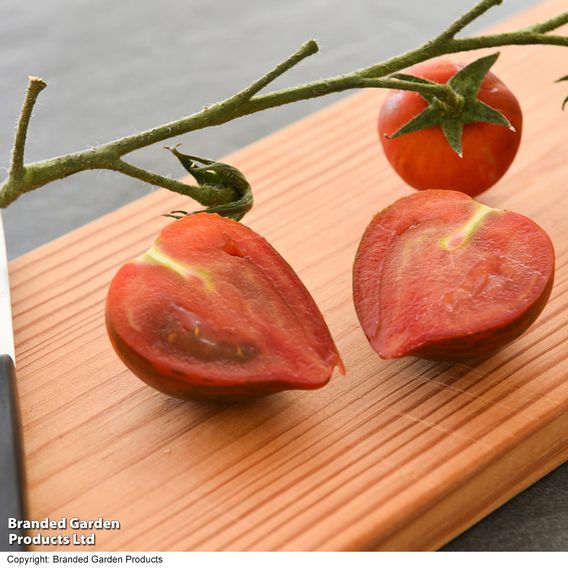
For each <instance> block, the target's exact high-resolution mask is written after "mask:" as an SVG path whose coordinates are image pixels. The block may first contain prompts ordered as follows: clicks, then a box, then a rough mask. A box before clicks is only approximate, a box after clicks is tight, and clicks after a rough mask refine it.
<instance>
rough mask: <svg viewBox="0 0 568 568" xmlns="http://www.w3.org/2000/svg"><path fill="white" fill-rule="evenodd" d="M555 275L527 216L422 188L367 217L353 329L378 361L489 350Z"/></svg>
mask: <svg viewBox="0 0 568 568" xmlns="http://www.w3.org/2000/svg"><path fill="white" fill-rule="evenodd" d="M553 281H554V249H553V246H552V242H551V241H550V238H549V237H548V235H547V234H546V232H545V231H544V230H543V229H542V228H541V227H539V226H538V225H537V224H536V223H534V222H533V221H531V220H530V219H528V218H526V217H524V216H522V215H519V214H518V213H513V212H511V211H503V210H499V209H492V208H490V207H487V206H486V205H483V204H481V203H478V202H477V201H474V200H473V199H471V198H470V197H468V196H467V195H465V194H463V193H460V192H455V191H447V190H427V191H424V192H420V193H416V194H414V195H411V196H409V197H403V198H402V199H399V200H398V201H396V202H395V203H394V204H393V205H391V206H390V207H387V208H386V209H385V210H383V211H382V212H380V213H379V214H378V215H376V216H375V218H374V219H373V220H372V221H371V223H370V225H369V226H368V227H367V230H366V232H365V234H364V236H363V238H362V240H361V243H360V245H359V249H358V252H357V256H356V259H355V263H354V269H353V297H354V303H355V308H356V311H357V315H358V317H359V321H360V323H361V326H362V328H363V330H364V332H365V334H366V336H367V338H368V339H369V341H370V343H371V345H372V347H373V348H374V349H375V351H377V352H378V353H379V355H380V356H381V357H383V358H385V359H390V358H396V357H402V356H405V355H415V356H419V357H425V358H428V359H434V360H456V359H457V360H460V359H468V358H474V357H481V356H486V355H490V354H492V353H494V352H495V351H497V350H498V349H500V348H501V347H503V346H504V345H506V344H507V343H509V342H511V341H512V340H513V339H515V338H517V337H518V336H519V335H521V334H522V333H523V332H524V331H525V330H526V329H528V327H529V326H530V325H531V324H532V323H533V322H534V320H535V319H536V318H537V317H538V315H539V314H540V313H541V311H542V310H543V308H544V306H545V305H546V302H547V300H548V298H549V295H550V292H551V289H552V285H553Z"/></svg>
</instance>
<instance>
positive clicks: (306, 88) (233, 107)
mask: <svg viewBox="0 0 568 568" xmlns="http://www.w3.org/2000/svg"><path fill="white" fill-rule="evenodd" d="M501 3H502V0H482V1H481V2H479V3H478V4H476V5H475V6H474V7H473V8H472V9H470V10H469V11H468V12H466V13H465V14H464V15H463V16H461V17H460V18H458V19H457V20H455V21H454V22H453V23H452V24H451V25H450V26H449V27H448V28H447V29H446V30H445V31H443V32H442V33H441V34H439V35H438V36H436V37H435V38H433V39H431V40H430V41H428V42H426V43H425V44H423V45H422V46H420V47H418V48H416V49H413V50H410V51H408V52H406V53H403V54H401V55H398V56H396V57H393V58H391V59H388V60H386V61H383V62H381V63H377V64H375V65H371V66H369V67H366V68H364V69H359V70H355V71H353V72H351V73H347V74H344V75H338V76H335V77H330V78H326V79H322V80H318V81H314V82H311V83H306V84H303V85H297V86H294V87H291V88H287V89H282V90H277V91H272V92H269V93H267V94H259V93H260V91H262V90H263V89H264V88H265V87H267V86H268V85H269V84H270V83H271V82H273V81H274V80H275V79H276V78H277V77H279V76H281V75H282V74H283V73H285V72H286V71H288V70H289V69H291V68H292V67H294V66H295V65H297V64H298V63H300V62H301V61H303V60H304V59H306V58H307V57H309V56H311V55H313V54H315V53H316V52H317V51H318V45H317V43H316V42H315V41H313V40H310V41H308V42H306V43H305V44H304V45H302V46H301V47H300V49H298V51H296V52H295V53H294V54H292V55H291V56H290V57H288V58H287V59H286V60H284V61H283V62H281V63H280V64H278V65H277V66H276V67H275V68H274V69H272V70H271V71H270V72H268V73H267V74H266V75H264V76H263V77H261V78H260V79H258V80H257V81H255V82H254V83H252V84H251V85H249V86H248V87H246V88H245V89H243V90H242V91H239V92H238V93H236V94H235V95H233V96H231V97H229V98H228V99H226V100H224V101H221V102H219V103H216V104H213V105H211V106H208V107H205V108H203V109H202V110H201V111H199V112H197V113H195V114H192V115H190V116H187V117H184V118H181V119H179V120H175V121H173V122H170V123H167V124H163V125H161V126H157V127H155V128H152V129H150V130H146V131H143V132H139V133H136V134H132V135H130V136H126V137H124V138H120V139H117V140H113V141H111V142H107V143H105V144H101V145H99V146H95V147H93V148H89V149H87V150H83V151H79V152H74V153H70V154H66V155H63V156H57V157H54V158H49V159H47V160H42V161H38V162H33V163H27V164H26V163H25V162H24V148H25V141H26V136H27V132H28V126H29V122H30V118H31V114H32V110H33V107H34V105H35V102H36V100H37V98H38V96H39V94H40V93H41V91H42V90H43V89H45V88H46V86H47V83H46V82H45V81H43V80H42V79H40V78H38V77H30V78H29V85H28V89H27V92H26V96H25V99H24V104H23V107H22V111H21V115H20V119H19V122H18V126H17V130H16V138H15V141H14V146H13V151H12V159H11V164H10V168H9V170H8V177H7V178H6V180H5V181H4V182H3V183H2V185H0V207H2V208H5V207H7V206H8V205H10V203H12V202H13V201H15V200H16V199H17V198H18V197H19V196H21V195H23V194H24V193H27V192H29V191H32V190H34V189H37V188H39V187H42V186H44V185H46V184H48V183H51V182H53V181H56V180H58V179H63V178H65V177H68V176H70V175H73V174H75V173H78V172H81V171H85V170H93V169H104V170H112V171H115V172H118V173H121V174H124V175H127V176H130V177H133V178H136V179H138V180H140V181H143V182H146V183H150V184H152V185H156V186H160V187H163V188H166V189H169V190H172V191H175V192H178V193H181V194H183V195H186V196H188V197H190V198H192V199H194V200H196V201H197V202H199V203H200V204H202V205H204V206H206V207H209V208H219V207H220V208H221V210H223V208H224V207H227V206H228V210H229V211H233V213H234V207H233V205H234V203H235V201H238V200H241V201H242V199H243V194H242V193H239V191H238V189H236V188H235V187H232V186H231V185H230V184H226V183H217V184H211V183H207V182H206V181H205V182H204V183H201V182H200V181H199V180H197V181H198V183H201V185H190V184H186V183H183V182H180V181H178V180H175V179H172V178H168V177H164V176H161V175H159V174H157V173H155V172H151V171H148V170H146V169H143V168H140V167H138V166H135V165H134V164H131V163H129V162H127V161H126V160H125V159H124V156H126V155H127V154H129V153H131V152H133V151H135V150H138V149H140V148H144V147H147V146H150V145H153V144H156V143H158V142H163V141H164V140H167V139H169V138H172V137H175V136H179V135H181V134H186V133H188V132H191V131H194V130H199V129H202V128H207V127H210V126H217V125H220V124H224V123H226V122H229V121H231V120H234V119H236V118H239V117H242V116H246V115H250V114H254V113H256V112H260V111H263V110H266V109H270V108H274V107H278V106H281V105H285V104H289V103H293V102H298V101H302V100H306V99H310V98H315V97H322V96H325V95H328V94H331V93H337V92H341V91H345V90H348V89H358V88H386V89H402V90H410V91H417V92H419V93H420V94H422V95H423V96H425V97H429V98H430V99H432V97H435V98H436V99H437V100H439V101H441V102H443V103H445V104H450V105H451V104H455V103H456V101H458V102H459V100H460V99H459V97H460V94H459V93H457V92H456V91H455V90H454V89H453V88H452V86H451V85H449V84H430V83H423V82H416V81H413V80H410V79H409V78H405V76H403V75H399V76H397V73H398V72H400V71H402V70H403V69H405V68H407V67H409V66H411V65H414V64H416V63H420V62H422V61H426V60H428V59H431V58H433V57H438V56H440V55H445V54H451V53H458V52H463V51H472V50H477V49H482V48H488V47H489V48H491V47H499V46H505V45H528V44H543V45H555V46H562V47H568V36H564V35H556V34H551V33H550V32H552V31H554V30H556V29H558V28H560V27H561V26H563V25H564V24H567V23H568V12H563V13H561V14H559V15H557V16H555V17H553V18H550V19H548V20H546V21H543V22H540V23H537V24H534V25H533V26H530V27H527V28H523V29H518V30H515V31H511V32H505V33H498V34H492V35H481V36H474V37H463V38H462V37H460V38H458V37H456V35H457V34H458V33H459V32H460V31H461V30H462V29H463V28H464V27H466V26H467V25H468V24H470V23H471V22H473V21H474V20H475V19H477V18H478V17H480V16H481V15H482V14H484V13H485V12H486V11H487V10H489V9H490V8H492V7H493V6H496V5H498V4H501ZM208 162H210V163H213V162H212V161H209V160H208ZM202 164H204V166H203V167H205V166H206V165H207V164H205V163H204V162H203V161H202ZM206 172H207V168H206V167H205V170H202V172H201V173H206ZM246 201H247V202H246V204H245V205H246V207H247V208H250V205H252V197H251V196H250V195H249V194H248V193H247V195H246ZM246 210H248V209H246ZM241 212H242V214H244V213H245V212H246V211H245V210H243V211H240V212H238V215H240V213H241ZM241 216H242V215H241Z"/></svg>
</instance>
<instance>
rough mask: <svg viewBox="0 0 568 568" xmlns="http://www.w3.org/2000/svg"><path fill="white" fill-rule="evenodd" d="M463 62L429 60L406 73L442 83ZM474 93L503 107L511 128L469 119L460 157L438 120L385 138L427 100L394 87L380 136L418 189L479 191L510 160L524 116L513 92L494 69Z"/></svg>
mask: <svg viewBox="0 0 568 568" xmlns="http://www.w3.org/2000/svg"><path fill="white" fill-rule="evenodd" d="M463 67H464V65H461V64H459V63H454V62H452V61H447V60H433V61H427V62H425V63H421V64H419V65H416V66H414V67H411V68H410V69H408V71H407V74H409V75H414V76H417V77H422V78H424V79H429V80H431V81H435V82H436V83H446V82H447V81H448V80H449V79H450V78H451V77H452V76H454V75H455V74H456V73H457V72H458V71H460V70H461V69H463ZM477 98H478V99H479V100H480V101H481V102H483V103H485V104H487V105H489V106H490V107H492V108H493V109H495V110H497V111H499V112H501V113H502V114H503V115H504V116H505V117H506V118H507V119H508V120H509V122H510V123H511V124H512V126H513V127H514V129H515V130H514V131H513V130H510V129H508V128H507V127H505V126H503V125H500V124H490V123H487V122H473V123H470V124H466V125H465V127H464V129H463V136H462V148H463V156H462V157H460V156H459V155H458V154H457V153H456V152H455V151H454V150H453V149H452V148H451V146H450V145H449V143H448V141H447V140H446V138H445V136H444V133H443V131H442V128H440V127H438V126H436V127H431V128H426V129H423V130H419V131H417V132H412V133H409V134H404V135H402V136H399V137H396V138H393V139H389V138H388V137H387V136H392V135H393V134H394V133H395V132H396V131H397V130H399V129H400V128H401V127H402V126H404V125H405V124H406V123H408V122H409V121H410V120H411V119H413V118H414V117H415V116H416V115H418V114H419V113H420V112H422V111H423V110H424V109H425V108H426V106H427V103H426V101H425V100H424V99H423V98H422V96H421V95H420V94H418V93H416V92H412V91H393V92H391V93H390V94H389V96H388V97H387V99H386V100H385V102H384V104H383V106H382V108H381V111H380V114H379V125H378V127H379V138H380V140H381V144H382V145H383V149H384V151H385V154H386V156H387V158H388V160H389V162H390V163H391V165H392V167H393V168H394V169H395V171H396V172H397V173H398V175H399V176H400V177H401V178H402V179H403V180H404V181H405V182H406V183H408V184H409V185H411V186H412V187H414V188H416V189H420V190H422V189H431V188H436V189H453V190H457V191H461V192H463V193H467V194H468V195H470V196H474V195H478V194H479V193H481V192H483V191H485V190H486V189H488V188H490V187H491V186H492V185H494V184H495V183H496V182H497V181H498V180H499V179H500V178H501V177H502V176H503V175H504V174H505V172H506V171H507V169H508V168H509V166H510V165H511V163H512V161H513V159H514V157H515V154H516V153H517V149H518V148H519V143H520V141H521V131H522V126H523V117H522V112H521V108H520V106H519V103H518V101H517V99H516V98H515V96H514V95H513V93H512V92H511V91H510V90H509V89H508V88H507V87H506V86H505V85H504V83H503V82H502V81H500V80H499V79H498V78H497V77H496V76H495V75H494V74H493V73H491V72H489V73H488V74H487V75H486V77H485V78H484V80H483V82H482V83H481V87H480V89H479V92H478V95H477Z"/></svg>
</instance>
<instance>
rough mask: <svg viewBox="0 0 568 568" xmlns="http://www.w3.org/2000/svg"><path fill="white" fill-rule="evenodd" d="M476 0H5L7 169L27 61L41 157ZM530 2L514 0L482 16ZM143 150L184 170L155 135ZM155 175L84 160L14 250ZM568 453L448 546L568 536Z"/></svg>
mask: <svg viewBox="0 0 568 568" xmlns="http://www.w3.org/2000/svg"><path fill="white" fill-rule="evenodd" d="M473 3H474V0H437V1H436V0H431V1H429V2H425V1H423V0H422V1H421V0H399V1H397V2H392V1H387V0H352V1H351V2H349V3H348V2H345V1H343V0H287V1H286V2H284V1H276V0H271V1H267V0H239V1H231V0H217V1H216V2H203V1H202V2H198V1H191V0H120V1H116V0H26V1H25V2H24V1H22V0H2V1H1V3H0V46H1V49H0V77H1V81H0V170H1V171H0V177H3V174H5V169H6V168H7V166H8V163H9V153H10V149H11V144H12V137H13V131H14V127H15V124H16V119H17V116H18V113H19V109H20V106H21V102H22V99H23V95H24V91H25V88H26V85H27V76H28V75H39V76H41V77H43V78H44V79H45V80H46V81H48V83H49V87H48V89H47V90H46V91H44V92H43V93H42V94H41V97H40V101H39V104H38V105H37V107H36V111H35V114H34V117H33V122H32V126H31V129H30V135H29V142H28V146H27V159H28V160H39V159H43V158H47V157H51V156H54V155H57V154H61V153H66V152H71V151H74V150H78V149H82V148H85V147H88V146H91V145H93V144H97V143H102V142H106V141H108V140H110V139H113V138H116V137H119V136H123V135H126V134H130V133H132V132H135V131H138V130H141V129H146V128H149V127H152V126H155V125H158V124H161V123H163V122H166V121H170V120H172V119H175V118H178V117H181V116H184V115H187V114H190V113H192V112H194V111H196V110H198V109H200V108H201V107H202V106H203V105H206V104H209V103H212V102H215V101H217V100H220V99H222V98H224V97H226V96H227V95H229V94H231V93H233V92H234V91H235V90H237V89H239V88H242V87H243V86H245V85H247V84H248V83H250V82H251V81H252V80H254V79H255V78H257V77H258V76H259V75H260V74H262V73H263V72H265V71H266V70H268V69H269V68H270V67H272V66H273V65H274V64H275V63H276V62H278V61H280V60H282V59H283V58H284V57H285V56H286V55H288V54H289V53H291V52H293V51H294V50H296V49H297V47H298V46H299V45H300V44H301V43H302V42H304V41H305V40H306V39H309V38H311V37H314V38H316V39H317V40H318V41H319V44H320V48H321V52H320V53H319V54H318V55H316V56H314V57H312V58H310V59H308V60H307V61H305V62H304V63H302V64H301V65H300V66H299V67H298V68H297V69H294V70H293V71H292V72H291V73H289V74H288V75H286V77H285V78H283V79H281V80H280V81H279V82H278V84H277V86H284V85H287V84H294V83H299V82H304V81H309V80H312V79H316V78H321V77H325V76H328V75H335V74H338V73H341V72H346V71H350V70H352V69H355V68H358V67H362V66H366V65H369V64H371V63H374V62H377V61H379V60H381V59H384V58H385V57H388V56H391V55H394V54H397V53H399V52H401V51H403V50H406V49H409V48H411V47H414V46H416V45H417V44H419V43H420V42H422V41H423V40H425V39H427V38H429V37H431V36H432V35H433V34H434V33H436V32H437V31H439V30H441V29H442V28H443V27H445V25H447V23H449V21H450V20H452V19H453V18H455V17H456V16H458V15H459V14H460V13H462V12H463V11H464V10H465V9H466V8H468V7H470V6H471V5H473ZM533 3H534V2H533V1H531V0H509V2H506V3H505V5H504V6H501V7H498V8H494V9H493V10H492V11H491V12H490V13H489V14H487V15H486V16H484V17H483V18H481V19H480V20H479V21H478V22H476V23H475V24H474V25H472V26H471V27H470V28H469V29H470V30H472V31H474V30H479V29H480V28H481V27H483V26H486V25H488V24H489V23H491V22H493V21H497V20H499V19H501V18H505V17H506V16H508V15H509V14H511V13H514V12H515V11H518V10H521V9H523V8H525V7H527V6H529V5H531V4H533ZM333 98H334V97H327V98H325V99H318V100H314V101H310V102H303V103H297V104H295V105H293V106H290V107H287V108H281V109H276V110H272V111H267V112H264V113H262V114H258V115H254V116H252V117H247V118H243V119H241V120H238V121H235V122H233V123H231V124H228V125H225V126H223V127H219V128H215V129H210V130H207V131H200V132H195V133H192V134H191V135H188V136H185V137H183V138H182V139H183V140H184V148H186V149H188V151H190V150H189V149H191V151H192V152H195V153H197V154H200V155H204V156H208V157H212V158H215V157H220V156H222V155H224V154H226V153H228V152H231V151H233V150H236V149H238V148H240V147H242V146H244V145H245V144H248V143H249V142H252V141H254V140H256V139H258V138H260V137H261V136H264V135H266V134H268V133H270V132H272V131H274V130H277V129H278V128H280V127H282V126H284V125H286V124H288V123H290V122H292V121H294V120H297V119H299V118H301V117H302V116H304V115H306V114H308V113H310V112H312V111H314V110H315V109H317V108H320V107H321V106H323V105H326V104H329V103H330V102H332V100H333ZM136 161H137V163H139V164H142V165H144V166H145V167H147V168H150V169H154V170H156V171H159V172H161V173H163V174H169V175H174V176H178V175H181V174H182V173H183V172H182V170H181V169H180V168H179V167H178V166H177V165H176V164H175V163H174V161H173V159H172V158H171V156H169V155H168V154H166V152H165V151H164V150H161V149H160V148H151V149H146V150H144V151H141V152H138V153H137V155H136ZM149 190H150V188H149V187H148V186H145V185H144V184H141V183H140V182H137V181H134V180H131V179H130V178H126V177H121V176H118V175H117V174H112V173H108V172H88V173H83V174H78V175H75V176H72V177H71V178H68V179H67V180H65V181H61V182H56V183H53V184H52V185H50V186H47V187H44V188H41V189H40V190H38V191H35V192H33V193H31V194H27V195H25V196H23V197H22V198H20V199H19V200H18V201H17V202H16V203H14V204H13V205H11V206H10V208H9V209H8V210H7V211H6V212H5V213H4V222H5V225H6V231H7V239H8V252H9V256H10V257H11V258H14V257H15V256H18V255H20V254H22V253H24V252H26V251H29V250H31V249H33V248H35V247H36V246H38V245H40V244H42V243H45V242H47V241H49V240H51V239H53V238H55V237H57V236H59V235H61V234H63V233H65V232H67V231H69V230H71V229H73V228H75V227H78V226H80V225H82V224H84V223H86V222H88V221H90V220H92V219H94V218H96V217H98V216H100V215H102V214H104V213H106V212H108V211H112V210H113V209H115V208H117V207H119V206H120V205H123V204H125V203H127V202H128V201H131V200H133V199H135V198H137V197H140V196H141V195H143V194H144V193H145V192H147V191H149ZM567 481H568V466H564V467H561V468H559V469H558V470H556V471H555V472H554V473H552V474H551V475H549V476H548V477H546V478H545V479H543V480H542V481H540V482H539V483H537V484H536V485H535V486H533V487H532V488H531V489H529V490H528V491H525V492H524V493H523V494H522V495H520V496H519V497H517V498H516V499H514V500H513V501H511V502H509V503H508V504H507V505H505V506H504V507H502V508H501V509H500V510H498V511H497V512H496V513H494V514H493V515H491V516H489V517H488V518H487V519H485V520H484V521H482V522H481V523H479V524H478V525H477V526H475V527H474V528H473V529H471V530H469V531H468V532H466V533H465V534H463V535H462V536H460V537H459V538H457V539H456V540H454V541H453V542H451V543H450V544H449V545H448V546H447V547H446V550H565V549H567V548H568V492H567V490H566V486H567V483H566V482H567Z"/></svg>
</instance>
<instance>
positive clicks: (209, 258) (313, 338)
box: [106, 213, 343, 400]
mask: <svg viewBox="0 0 568 568" xmlns="http://www.w3.org/2000/svg"><path fill="white" fill-rule="evenodd" d="M106 322H107V329H108V333H109V336H110V339H111V341H112V344H113V346H114V348H115V350H116V352H117V353H118V355H119V356H120V357H121V359H122V360H123V361H124V363H126V365H127V366H128V367H129V368H130V369H131V370H132V371H133V372H134V373H135V374H136V375H138V376H139V377H140V378H141V379H142V380H144V381H146V382H147V383H148V384H149V385H151V386H153V387H155V388H156V389H158V390H160V391H162V392H164V393H166V394H169V395H171V396H176V397H179V398H210V399H225V400H238V399H242V398H248V397H256V396H261V395H266V394H270V393H273V392H276V391H280V390H285V389H316V388H319V387H322V386H324V385H325V384H326V383H327V382H328V380H329V378H330V376H331V374H332V371H333V369H334V367H335V366H338V367H339V368H340V369H341V370H342V369H343V364H342V362H341V359H340V357H339V354H338V352H337V349H336V347H335V345H334V343H333V340H332V338H331V335H330V333H329V330H328V328H327V325H326V324H325V321H324V319H323V317H322V315H321V313H320V311H319V309H318V308H317V306H316V304H315V302H314V300H313V299H312V297H311V296H310V294H309V292H308V291H307V290H306V288H305V287H304V285H303V284H302V282H301V281H300V279H299V278H298V276H297V275H296V274H295V272H294V271H293V270H292V269H291V268H290V266H289V265H288V264H287V263H286V262H285V261H284V260H283V259H282V257H280V255H279V254H278V253H277V252H276V251H275V250H274V249H273V248H272V247H271V246H270V244H269V243H268V242H267V241H266V240H265V239H263V238H262V237H261V236H259V235H257V234H256V233H255V232H254V231H252V230H251V229H249V228H247V227H245V226H244V225H241V224H240V223H237V222H235V221H232V220H230V219H226V218H223V217H220V216H218V215H211V214H206V213H200V214H196V215H190V216H187V217H184V218H183V219H180V220H179V221H175V222H174V223H171V224H170V225H168V226H167V227H166V228H165V229H163V230H162V232H161V234H160V236H159V238H158V239H157V240H156V242H155V243H154V246H153V247H152V248H150V250H149V251H147V252H146V253H145V254H144V255H142V256H141V257H139V258H137V259H136V260H133V261H132V262H129V263H128V264H126V265H125V266H123V267H122V268H121V269H120V270H119V272H118V273H117V274H116V276H115V277H114V279H113V281H112V283H111V286H110V289H109V292H108V297H107V303H106Z"/></svg>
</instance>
